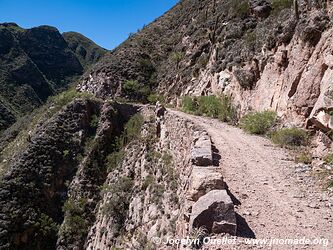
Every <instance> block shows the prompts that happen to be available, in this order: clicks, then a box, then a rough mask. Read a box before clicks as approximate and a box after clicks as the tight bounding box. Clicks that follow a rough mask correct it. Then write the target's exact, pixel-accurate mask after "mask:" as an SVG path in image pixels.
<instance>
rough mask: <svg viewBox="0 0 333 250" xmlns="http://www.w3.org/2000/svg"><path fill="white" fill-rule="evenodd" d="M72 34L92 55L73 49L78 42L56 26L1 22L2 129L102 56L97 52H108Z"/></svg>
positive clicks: (0, 90)
mask: <svg viewBox="0 0 333 250" xmlns="http://www.w3.org/2000/svg"><path fill="white" fill-rule="evenodd" d="M70 37H74V38H73V39H74V40H75V42H76V44H78V47H80V48H81V47H82V48H87V51H88V52H89V53H87V55H89V56H88V57H84V59H83V57H81V56H79V55H78V54H77V50H76V51H74V52H73V51H72V48H73V47H74V46H73V43H74V42H66V40H65V39H64V37H63V36H62V35H61V34H60V33H59V31H58V30H57V29H56V28H54V27H50V26H40V27H36V28H32V29H23V28H21V27H19V26H18V25H17V24H14V23H3V24H0V111H1V112H0V131H1V130H3V129H5V128H7V127H8V126H9V125H11V124H12V123H14V122H15V120H16V119H17V118H18V117H20V116H22V115H24V114H26V113H27V112H30V111H32V110H33V109H34V108H36V107H37V106H39V105H41V104H42V103H44V102H45V101H46V100H47V98H48V97H49V96H50V95H53V94H54V93H56V92H57V91H59V90H61V89H63V88H65V87H66V86H67V85H68V84H69V83H71V82H72V81H74V80H75V79H76V78H77V77H78V76H80V75H81V74H82V73H83V72H84V68H85V67H87V65H89V64H90V63H94V62H96V61H97V60H98V59H99V58H100V57H101V55H102V54H103V53H102V52H97V51H103V52H104V50H103V49H102V48H100V47H98V46H97V45H95V44H93V42H91V41H90V40H88V39H87V38H85V37H84V36H81V35H79V34H77V33H75V35H72V36H70ZM69 40H71V39H69ZM81 44H82V45H81Z"/></svg>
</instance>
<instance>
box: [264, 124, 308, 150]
mask: <svg viewBox="0 0 333 250" xmlns="http://www.w3.org/2000/svg"><path fill="white" fill-rule="evenodd" d="M271 138H272V141H273V142H274V143H275V144H277V145H280V146H302V145H306V144H307V142H308V134H307V132H306V131H305V130H303V129H299V128H283V129H280V130H277V131H275V132H273V133H272V135H271Z"/></svg>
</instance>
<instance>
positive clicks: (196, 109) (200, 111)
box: [182, 96, 237, 123]
mask: <svg viewBox="0 0 333 250" xmlns="http://www.w3.org/2000/svg"><path fill="white" fill-rule="evenodd" d="M182 110H183V111H184V112H186V113H190V114H194V115H203V116H208V117H212V118H218V119H220V120H221V121H223V122H231V123H235V122H236V120H237V112H236V108H235V107H234V106H233V104H232V102H231V99H230V98H229V97H227V96H222V97H217V96H199V97H191V96H185V97H183V99H182Z"/></svg>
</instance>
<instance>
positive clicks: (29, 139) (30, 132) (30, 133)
mask: <svg viewBox="0 0 333 250" xmlns="http://www.w3.org/2000/svg"><path fill="white" fill-rule="evenodd" d="M31 135H32V131H31V130H29V132H28V138H27V141H28V142H31Z"/></svg>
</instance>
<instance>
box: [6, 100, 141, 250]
mask: <svg viewBox="0 0 333 250" xmlns="http://www.w3.org/2000/svg"><path fill="white" fill-rule="evenodd" d="M133 110H134V111H135V108H128V107H127V106H126V105H124V106H119V105H116V104H108V103H106V104H104V105H102V103H101V102H100V101H97V100H89V99H81V100H80V99H79V100H76V101H74V102H72V103H71V104H69V105H68V106H66V107H65V108H64V109H63V110H62V111H60V113H59V114H57V115H55V116H54V117H53V118H51V119H49V120H47V121H46V122H44V123H42V124H39V125H38V126H37V127H36V128H35V132H34V133H33V134H32V135H31V136H28V137H27V140H28V141H27V143H26V145H23V146H22V148H21V149H20V150H19V151H18V152H17V154H16V155H14V156H12V157H13V158H12V159H7V160H6V164H2V165H1V173H2V174H1V180H0V186H1V192H0V196H1V206H0V207H1V208H0V231H1V240H0V242H1V245H0V247H1V248H3V249H8V248H9V249H54V248H55V245H56V241H57V240H58V239H57V238H58V237H57V234H58V231H59V225H60V224H62V222H63V220H64V217H65V221H64V226H62V227H61V230H60V232H61V234H60V235H61V237H60V239H59V240H58V241H59V245H60V246H59V249H62V247H61V246H62V245H63V244H64V242H65V243H66V244H65V246H67V247H68V248H70V246H71V244H72V241H73V244H76V245H78V246H79V247H82V246H83V243H84V240H85V234H86V233H87V230H88V228H89V227H90V225H91V224H92V223H93V221H94V216H93V210H94V207H95V206H96V204H97V202H98V201H99V198H98V197H99V188H100V186H101V185H102V184H103V183H104V181H105V174H106V167H105V157H106V156H107V155H108V154H109V153H110V152H112V150H113V144H112V143H111V142H112V141H115V138H116V136H117V135H119V134H120V133H121V130H122V128H123V124H124V123H125V122H126V120H127V119H129V116H130V115H131V114H132V113H133ZM73 197H74V198H73ZM80 202H81V203H82V204H81V203H80ZM76 203H79V204H80V206H81V207H82V211H81V210H80V209H81V207H80V206H79V205H77V206H78V208H77V207H76ZM64 204H65V205H64ZM73 213H74V214H73ZM71 216H72V217H71ZM75 216H76V217H75ZM79 216H84V219H83V218H82V217H79ZM73 217H74V219H73ZM70 218H72V219H73V220H74V221H71V222H70V224H69V226H68V225H67V226H66V223H67V220H70ZM78 218H79V219H80V220H79V219H78ZM75 219H76V220H75ZM80 223H81V224H80ZM75 226H79V227H80V230H81V232H82V234H81V235H79V236H78V238H75V236H76V234H75V233H78V232H76V231H75V232H73V231H71V230H72V228H71V227H75Z"/></svg>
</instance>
